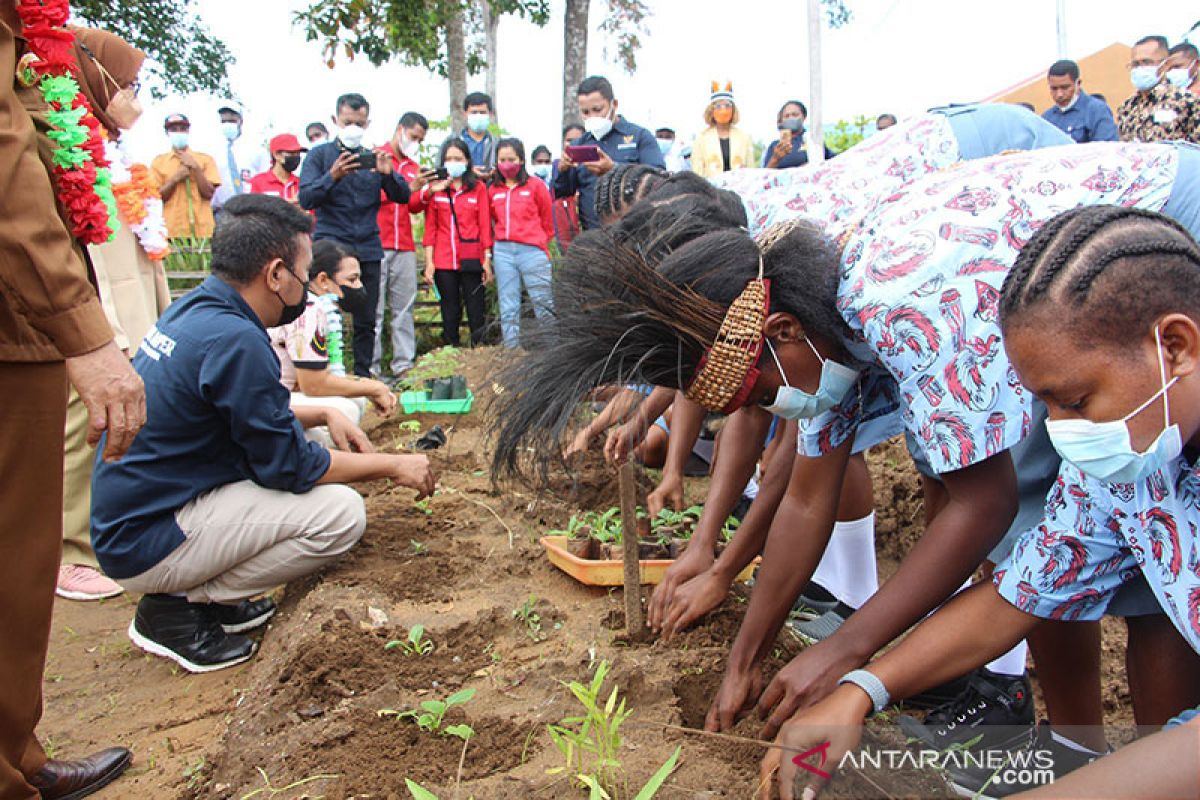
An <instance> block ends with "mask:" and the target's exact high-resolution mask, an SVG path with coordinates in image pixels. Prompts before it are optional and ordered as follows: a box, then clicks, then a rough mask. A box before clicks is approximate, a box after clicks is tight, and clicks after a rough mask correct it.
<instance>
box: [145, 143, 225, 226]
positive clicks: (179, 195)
mask: <svg viewBox="0 0 1200 800" xmlns="http://www.w3.org/2000/svg"><path fill="white" fill-rule="evenodd" d="M186 152H189V153H191V154H192V157H193V158H195V159H196V161H197V162H198V163H199V164H200V169H201V171H202V172H203V173H204V177H205V178H208V182H209V183H211V184H212V185H213V186H214V187H216V186H219V185H220V184H221V173H220V172H219V171H218V170H217V162H216V161H213V158H212V156H209V155H206V154H204V153H197V152H196V151H194V150H188V151H186ZM181 167H183V162H182V161H180V160H179V156H178V155H177V154H176V152H175V151H174V150H172V151H170V152H168V153H163V154H162V155H160V156H156V157H155V159H154V161H152V162H150V174H151V175H153V176H154V180H155V182H156V183H157V184H158V187H159V188H160V189H161V188H162V185H163V184H164V183H166V182H167V179H168V178H170V177H171V176H172V175H174V174H175V173H176V172H178V171H179V170H180V168H181ZM163 218H164V219H165V220H166V223H167V236H169V237H171V238H172V239H178V238H181V237H197V238H201V239H207V238H209V237H210V236H212V235H213V212H212V201H211V198H209V199H205V198H203V197H201V196H200V189H199V187H197V186H196V182H195V181H194V180H192V179H191V177H188V178H187V179H186V180H184V181H183V183H182V184H180V185H178V186H176V188H175V191H174V192H172V193H171V196H170V197H169V198H164V200H163Z"/></svg>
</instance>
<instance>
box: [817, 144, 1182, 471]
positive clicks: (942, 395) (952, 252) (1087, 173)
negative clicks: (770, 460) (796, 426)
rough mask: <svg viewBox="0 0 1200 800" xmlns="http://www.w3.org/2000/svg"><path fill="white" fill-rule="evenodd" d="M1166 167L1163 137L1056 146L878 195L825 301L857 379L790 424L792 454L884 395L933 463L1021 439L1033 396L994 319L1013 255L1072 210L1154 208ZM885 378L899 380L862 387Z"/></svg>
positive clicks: (821, 448)
mask: <svg viewBox="0 0 1200 800" xmlns="http://www.w3.org/2000/svg"><path fill="white" fill-rule="evenodd" d="M1177 167H1178V156H1177V155H1176V151H1175V148H1174V147H1173V146H1172V145H1167V144H1120V143H1112V142H1099V143H1093V144H1079V145H1068V146H1066V147H1051V148H1046V149H1042V150H1033V151H1029V152H1026V153H1018V154H1014V155H1007V156H994V157H992V158H987V159H980V160H978V161H969V162H963V163H962V164H960V165H959V166H957V167H955V168H952V169H949V170H945V171H943V172H941V173H939V174H936V175H932V176H928V177H925V178H921V179H918V180H916V181H913V182H911V183H909V184H906V185H905V186H903V187H901V188H900V189H899V190H897V191H896V192H895V193H894V194H893V195H892V196H890V197H887V198H885V199H884V200H883V201H882V202H880V203H879V205H878V206H877V207H876V209H875V211H874V212H873V213H872V214H871V215H870V216H868V217H867V218H865V219H864V220H863V222H862V225H861V227H860V228H859V230H858V231H857V232H856V233H855V234H854V235H853V236H851V237H850V238H849V240H848V241H847V242H846V245H845V248H844V250H843V252H842V256H841V276H840V281H839V288H838V298H837V304H838V309H839V311H840V312H841V314H842V317H843V319H845V320H846V322H847V324H848V325H849V326H850V329H851V331H852V335H853V341H852V342H850V343H849V350H850V352H851V355H852V356H854V357H855V358H856V359H857V361H858V363H857V364H852V365H851V366H857V367H859V368H861V369H862V370H863V371H862V373H861V378H860V383H859V390H858V391H854V392H851V393H850V395H849V396H848V397H847V398H846V399H845V400H844V401H843V402H842V403H841V404H840V405H839V406H838V407H835V408H834V409H832V410H831V411H829V412H826V413H825V414H822V415H820V416H818V417H816V418H814V419H811V420H807V421H805V422H803V423H802V424H801V432H802V440H803V452H804V453H805V454H806V455H809V456H816V455H820V454H822V453H824V452H827V451H828V450H830V449H832V448H835V447H837V446H839V445H840V444H841V443H842V442H843V441H845V440H846V439H847V438H848V437H849V436H851V435H853V434H854V433H855V431H856V430H857V427H858V425H859V424H860V423H861V421H862V420H863V419H865V418H867V417H875V418H878V417H879V416H880V415H883V414H885V413H888V406H889V405H892V406H893V410H892V413H898V414H899V415H900V417H901V419H902V420H903V422H904V425H905V427H906V428H907V429H908V430H909V431H910V432H911V433H912V434H913V435H914V436H915V437H916V439H917V443H918V444H919V446H920V447H921V448H922V450H923V451H924V453H925V455H926V456H927V458H928V460H929V463H930V466H931V467H932V469H933V471H934V472H935V473H937V474H941V473H945V472H953V471H954V470H958V469H962V468H963V467H967V466H970V465H971V464H975V463H977V462H980V461H983V460H984V459H986V458H988V457H990V456H992V455H995V454H997V453H1000V452H1003V451H1005V450H1008V449H1009V448H1011V447H1012V446H1013V445H1015V444H1017V443H1018V442H1019V441H1021V439H1022V438H1024V437H1025V435H1026V434H1027V433H1028V432H1029V426H1030V409H1031V401H1032V397H1031V396H1030V394H1029V392H1028V391H1026V390H1025V389H1024V387H1022V386H1021V383H1020V381H1019V380H1017V376H1016V373H1015V372H1014V371H1013V369H1012V366H1011V365H1010V364H1009V362H1008V358H1007V356H1006V355H1005V353H1004V348H1003V346H1002V343H1001V339H1000V325H999V320H998V317H999V314H998V303H999V299H1000V287H1001V285H1002V284H1003V282H1004V277H1005V276H1006V275H1007V274H1008V271H1009V269H1011V268H1012V265H1013V263H1014V262H1015V261H1016V257H1017V253H1018V252H1019V250H1020V249H1021V247H1022V246H1024V244H1025V243H1026V242H1028V241H1029V239H1030V237H1031V236H1033V234H1034V232H1035V231H1036V230H1037V229H1038V228H1040V227H1041V226H1042V225H1043V224H1045V223H1046V222H1047V221H1049V220H1050V219H1052V218H1053V217H1055V216H1057V215H1058V214H1061V213H1062V212H1064V211H1067V210H1069V209H1072V208H1077V207H1079V206H1085V205H1101V204H1106V205H1120V206H1134V207H1138V208H1145V209H1150V210H1153V211H1158V210H1160V209H1162V207H1163V206H1164V205H1165V204H1166V202H1167V200H1168V199H1169V197H1170V194H1171V188H1172V185H1173V184H1174V180H1175V175H1176V172H1177ZM887 381H890V382H892V383H894V384H895V387H896V389H898V391H893V392H892V393H890V394H884V393H881V392H879V391H878V389H877V388H872V387H878V386H879V385H880V384H881V383H884V382H887ZM897 397H898V398H899V401H898V404H897V400H896V398H897ZM864 444H865V443H864Z"/></svg>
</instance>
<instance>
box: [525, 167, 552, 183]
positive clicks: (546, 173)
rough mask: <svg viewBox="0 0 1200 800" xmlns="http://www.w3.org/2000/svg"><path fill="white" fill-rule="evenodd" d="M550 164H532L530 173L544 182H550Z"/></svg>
mask: <svg viewBox="0 0 1200 800" xmlns="http://www.w3.org/2000/svg"><path fill="white" fill-rule="evenodd" d="M550 168H551V165H550V164H532V165H530V167H529V171H530V172H532V173H533V174H534V175H536V176H537V177H539V178H541V179H542V180H544V181H548V180H550Z"/></svg>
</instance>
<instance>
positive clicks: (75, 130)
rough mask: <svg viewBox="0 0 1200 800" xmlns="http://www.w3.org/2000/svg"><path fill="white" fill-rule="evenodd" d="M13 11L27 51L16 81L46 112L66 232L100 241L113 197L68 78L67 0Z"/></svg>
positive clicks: (26, 1)
mask: <svg viewBox="0 0 1200 800" xmlns="http://www.w3.org/2000/svg"><path fill="white" fill-rule="evenodd" d="M17 13H18V14H19V15H20V17H21V22H22V23H23V25H24V31H23V33H22V35H23V36H24V37H25V40H26V42H27V44H28V48H29V53H30V54H31V55H32V56H33V57H32V58H30V57H29V56H27V57H26V58H23V59H22V61H21V67H22V70H21V73H22V74H21V76H20V78H21V80H22V82H23V83H25V85H27V86H32V85H34V84H35V83H36V84H37V86H38V89H39V90H40V91H41V93H42V97H43V98H44V99H45V100H46V105H47V106H49V108H50V111H49V113H48V114H47V115H46V116H47V120H48V121H49V123H50V126H51V128H52V130H50V132H49V133H47V136H48V138H49V139H50V141H51V142H53V143H54V148H53V149H52V151H51V161H52V163H53V170H54V180H55V183H56V184H57V186H58V199H59V202H60V203H61V204H62V207H63V209H64V210H65V212H66V215H67V221H68V224H69V226H70V228H71V233H72V234H73V235H74V236H75V238H76V239H78V240H79V241H80V242H81V243H83V244H102V243H104V242H107V241H108V240H109V239H111V238H112V235H113V231H114V230H116V228H117V226H118V225H119V223H118V222H117V200H116V197H114V195H113V191H112V174H111V172H110V171H109V164H108V160H107V159H106V158H105V157H104V132H103V128H102V127H101V126H100V122H99V120H97V119H96V117H95V116H94V115H93V114H92V111H91V109H90V108H89V107H88V103H87V100H86V99H85V98H84V96H83V93H82V91H81V90H80V88H79V84H78V83H76V82H75V79H74V78H73V77H72V76H71V64H72V63H73V60H72V46H73V45H74V42H75V36H74V35H73V34H72V33H71V32H70V31H68V30H66V29H65V28H64V27H63V26H64V25H66V23H67V16H68V14H69V13H70V9H69V7H68V4H67V0H20V2H19V3H18V4H17Z"/></svg>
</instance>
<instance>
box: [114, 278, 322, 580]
mask: <svg viewBox="0 0 1200 800" xmlns="http://www.w3.org/2000/svg"><path fill="white" fill-rule="evenodd" d="M133 367H134V369H136V370H137V373H138V375H140V376H141V378H142V381H143V382H144V383H145V385H146V425H145V427H144V428H142V430H141V432H140V433H138V435H137V438H136V439H134V441H133V445H132V446H131V447H130V448H129V452H128V453H126V454H125V456H124V457H123V458H122V459H121V460H120V461H117V462H115V463H112V464H108V463H105V462H104V460H103V458H102V457H101V454H102V453H103V450H104V443H103V442H101V443H100V447H99V448H98V449H97V451H96V468H95V472H94V473H93V476H92V546H93V547H94V548H95V551H96V557H97V558H98V559H99V561H100V566H101V567H103V569H104V572H105V573H107V574H108V575H110V576H111V577H113V578H130V577H133V576H135V575H140V574H141V573H143V572H145V571H146V570H148V569H150V568H151V567H153V566H154V565H155V564H157V563H158V562H160V561H162V560H163V559H164V558H166V557H167V556H168V555H169V554H170V553H171V551H173V550H174V549H175V548H176V547H178V546H179V545H180V544H182V543H183V541H184V535H183V531H181V530H180V529H179V525H178V524H176V522H175V512H176V511H177V510H179V509H180V508H182V507H183V506H185V505H187V504H188V503H189V502H191V501H192V500H194V499H195V498H196V497H198V496H200V495H202V494H204V493H205V492H207V491H210V490H212V489H216V488H218V487H220V486H225V485H227V484H230V483H236V482H238V481H244V480H251V481H254V482H255V483H257V484H258V485H260V486H263V487H265V488H268V489H276V490H279V491H285V492H294V493H297V494H302V493H304V492H307V491H308V490H309V489H311V488H313V486H315V485H316V483H317V481H318V480H319V479H320V478H321V477H322V476H323V475H324V474H325V473H326V471H328V469H329V451H327V450H326V449H325V448H323V447H321V446H320V445H318V444H316V443H314V442H309V441H307V440H306V439H305V438H304V430H303V429H302V428H301V426H300V423H299V421H298V420H297V419H296V417H295V415H294V414H292V411H291V408H290V407H289V402H290V400H291V396H290V394H289V393H288V391H287V389H284V388H283V384H282V383H280V381H279V358H278V357H277V356H276V355H275V351H274V350H272V349H271V342H270V340H269V339H268V338H267V332H266V329H265V328H264V327H263V324H262V322H261V321H260V320H259V319H258V315H256V314H255V313H254V311H253V310H252V309H251V308H250V306H249V305H248V304H247V303H246V301H245V300H243V299H242V297H241V295H239V294H238V293H237V290H235V289H234V288H233V287H232V286H230V285H229V284H227V283H225V282H224V281H223V280H221V279H220V278H218V277H216V276H209V277H208V278H206V279H205V280H204V283H202V284H201V285H200V286H198V287H197V288H196V289H194V290H193V291H191V292H190V293H189V294H187V295H186V296H185V297H183V298H182V299H180V300H179V301H177V302H175V303H174V304H172V305H171V307H170V308H168V309H167V311H166V313H165V314H163V316H162V318H161V319H159V321H158V323H157V324H156V325H155V326H154V327H153V328H151V330H150V332H149V333H148V334H147V335H146V338H145V339H144V340H143V341H142V344H141V346H140V347H139V349H138V353H137V355H136V356H134V359H133Z"/></svg>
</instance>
